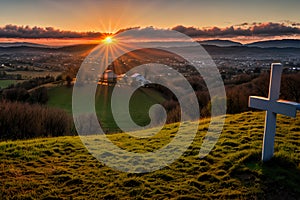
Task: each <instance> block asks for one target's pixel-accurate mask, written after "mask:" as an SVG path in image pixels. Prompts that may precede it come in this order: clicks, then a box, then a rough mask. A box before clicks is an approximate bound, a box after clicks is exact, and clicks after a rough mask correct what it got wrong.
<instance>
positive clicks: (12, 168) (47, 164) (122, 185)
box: [0, 112, 300, 199]
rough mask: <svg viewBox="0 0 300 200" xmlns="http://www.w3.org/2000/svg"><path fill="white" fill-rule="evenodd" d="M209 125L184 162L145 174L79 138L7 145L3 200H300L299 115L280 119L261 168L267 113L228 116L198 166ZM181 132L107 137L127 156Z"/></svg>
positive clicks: (1, 146) (3, 147)
mask: <svg viewBox="0 0 300 200" xmlns="http://www.w3.org/2000/svg"><path fill="white" fill-rule="evenodd" d="M208 122H209V121H208V120H201V121H200V125H199V131H198V134H197V136H196V138H195V140H194V142H193V144H192V145H191V146H190V148H189V149H188V150H187V151H186V152H185V153H184V155H182V156H181V157H180V159H178V160H177V161H176V162H174V163H173V164H171V165H170V166H168V167H165V168H163V169H161V170H158V171H155V172H151V173H146V174H131V173H124V172H119V171H116V170H113V169H111V168H109V167H107V166H105V165H104V164H102V163H100V162H98V161H97V160H96V159H95V158H94V157H92V156H91V155H90V154H89V153H88V151H87V150H86V149H85V147H84V146H83V144H82V143H81V140H80V139H79V137H57V138H43V139H34V140H25V141H7V142H1V143H0V160H1V163H0V177H1V178H0V199H12V198H14V199H168V198H172V199H299V197H300V115H299V113H298V116H297V118H296V119H292V118H288V117H284V116H279V117H278V121H277V122H278V123H277V124H278V126H277V134H276V138H275V156H274V158H273V159H272V160H271V161H269V162H268V163H265V164H263V163H262V162H261V161H260V157H261V146H262V137H263V125H264V113H263V112H247V113H242V114H236V115H228V116H227V117H226V124H225V127H224V130H223V132H222V134H221V136H220V138H219V140H218V143H217V145H216V146H215V148H214V149H213V151H212V152H210V154H209V155H208V156H206V157H205V158H204V159H200V158H198V156H197V154H198V152H199V147H200V145H201V141H202V138H203V136H204V135H205V132H206V130H207V127H208ZM193 123H196V122H193ZM177 127H178V124H171V125H167V126H165V127H164V129H163V130H162V131H161V132H160V133H159V134H158V135H156V136H153V137H152V138H148V139H141V140H138V139H135V140H133V138H131V137H130V136H128V135H126V134H113V135H110V136H109V137H110V139H111V140H112V141H113V142H115V143H116V144H118V145H119V146H121V147H122V148H125V149H127V150H129V151H145V149H146V148H147V150H148V149H150V150H151V149H157V148H159V147H161V146H163V145H164V144H166V143H168V142H169V141H170V138H171V137H172V135H174V134H175V133H176V130H177ZM186 127H187V128H188V125H186ZM142 140H143V141H142Z"/></svg>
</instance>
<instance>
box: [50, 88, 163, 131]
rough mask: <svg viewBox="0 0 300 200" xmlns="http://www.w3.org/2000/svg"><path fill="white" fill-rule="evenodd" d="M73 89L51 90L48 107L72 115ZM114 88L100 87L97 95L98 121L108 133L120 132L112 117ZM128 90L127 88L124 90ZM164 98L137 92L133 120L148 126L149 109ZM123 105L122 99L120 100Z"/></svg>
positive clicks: (132, 101) (133, 99)
mask: <svg viewBox="0 0 300 200" xmlns="http://www.w3.org/2000/svg"><path fill="white" fill-rule="evenodd" d="M72 90H73V88H72V87H65V86H61V87H54V88H49V92H48V94H49V101H48V103H47V105H48V106H51V107H57V108H62V109H64V110H66V111H67V112H68V113H70V114H71V113H72ZM112 90H113V87H108V86H98V88H97V92H96V94H95V104H96V105H95V107H96V112H97V116H98V119H99V120H100V123H101V126H102V128H103V129H104V131H106V132H118V131H120V130H119V129H118V128H117V127H118V126H117V125H116V123H115V121H114V119H113V117H112V113H111V106H110V105H111V104H110V102H111V101H110V96H111V93H112ZM124 90H126V88H124ZM163 101H164V98H163V97H162V96H161V94H159V93H158V92H156V91H154V90H152V89H149V88H142V89H139V90H137V91H136V92H135V93H134V95H133V96H132V98H131V101H130V112H131V116H132V118H133V120H134V121H135V122H136V123H137V124H139V125H146V124H148V123H149V120H150V119H149V116H148V111H149V107H150V106H151V105H153V104H156V103H162V102H163ZM120 104H122V99H120Z"/></svg>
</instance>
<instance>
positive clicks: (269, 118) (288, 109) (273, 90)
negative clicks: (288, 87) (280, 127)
mask: <svg viewBox="0 0 300 200" xmlns="http://www.w3.org/2000/svg"><path fill="white" fill-rule="evenodd" d="M281 73H282V64H280V63H273V64H272V66H271V73H270V85H269V97H268V98H264V97H257V96H250V98H249V107H251V108H256V109H260V110H266V119H265V131H264V139H263V149H262V160H263V161H268V160H270V159H271V158H272V156H273V153H274V138H275V132H276V115H277V114H282V115H287V116H290V117H296V113H297V110H300V104H299V103H296V102H291V101H284V100H278V98H279V94H280V82H281Z"/></svg>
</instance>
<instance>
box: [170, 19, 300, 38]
mask: <svg viewBox="0 0 300 200" xmlns="http://www.w3.org/2000/svg"><path fill="white" fill-rule="evenodd" d="M296 25H297V23H293V24H291V25H287V24H285V23H272V22H268V23H256V22H255V23H251V24H249V23H243V24H239V25H236V26H230V27H226V28H219V27H212V28H206V29H200V28H195V27H185V26H182V25H179V26H176V27H173V28H172V30H176V31H179V32H181V33H184V34H186V35H189V36H190V37H237V36H287V35H298V34H300V28H299V27H296ZM245 26H247V27H245Z"/></svg>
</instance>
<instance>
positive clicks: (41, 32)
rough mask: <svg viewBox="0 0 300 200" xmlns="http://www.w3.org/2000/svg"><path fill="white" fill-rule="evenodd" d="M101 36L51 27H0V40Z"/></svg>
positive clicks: (94, 33)
mask: <svg viewBox="0 0 300 200" xmlns="http://www.w3.org/2000/svg"><path fill="white" fill-rule="evenodd" d="M101 35H102V34H101V33H99V32H73V31H62V30H59V29H55V28H53V27H46V28H41V27H37V26H34V27H29V26H16V25H11V24H9V25H6V26H4V27H0V38H32V39H34V38H57V39H59V38H97V37H100V36H101Z"/></svg>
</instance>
